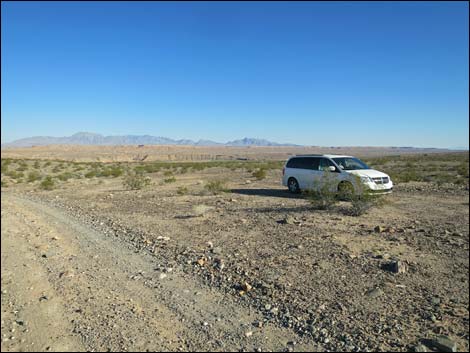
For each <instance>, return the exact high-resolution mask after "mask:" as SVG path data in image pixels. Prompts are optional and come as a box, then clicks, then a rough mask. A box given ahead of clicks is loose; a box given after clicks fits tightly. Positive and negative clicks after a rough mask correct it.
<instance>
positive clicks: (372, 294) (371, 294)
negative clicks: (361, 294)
mask: <svg viewBox="0 0 470 353" xmlns="http://www.w3.org/2000/svg"><path fill="white" fill-rule="evenodd" d="M383 294H384V292H383V291H382V290H381V289H380V288H374V289H371V290H370V291H368V292H367V296H368V297H370V298H378V297H380V296H382V295H383Z"/></svg>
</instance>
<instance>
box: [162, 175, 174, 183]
mask: <svg viewBox="0 0 470 353" xmlns="http://www.w3.org/2000/svg"><path fill="white" fill-rule="evenodd" d="M175 181H176V178H175V177H174V176H172V177H170V178H166V179H163V182H165V183H167V184H169V183H174V182H175Z"/></svg>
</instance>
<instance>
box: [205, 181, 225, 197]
mask: <svg viewBox="0 0 470 353" xmlns="http://www.w3.org/2000/svg"><path fill="white" fill-rule="evenodd" d="M204 188H205V189H206V190H207V191H209V192H211V193H213V194H219V193H221V192H227V187H226V182H225V181H223V180H212V181H210V182H208V183H207V184H206V185H205V186H204Z"/></svg>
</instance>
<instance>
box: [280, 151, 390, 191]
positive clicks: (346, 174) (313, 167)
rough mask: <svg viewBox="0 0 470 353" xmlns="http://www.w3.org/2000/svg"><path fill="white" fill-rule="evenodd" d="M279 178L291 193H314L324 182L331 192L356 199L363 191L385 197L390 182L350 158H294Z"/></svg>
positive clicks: (322, 156)
mask: <svg viewBox="0 0 470 353" xmlns="http://www.w3.org/2000/svg"><path fill="white" fill-rule="evenodd" d="M326 173H328V175H326ZM282 174H283V178H282V184H283V185H284V186H287V187H288V188H289V191H290V192H292V193H298V192H300V191H301V190H318V189H319V188H321V187H322V186H323V185H322V184H323V183H325V180H328V183H329V184H330V186H329V188H333V190H331V191H336V192H339V193H348V194H349V193H353V194H356V195H360V194H362V193H363V192H365V191H366V190H367V192H372V193H378V194H387V193H391V192H392V190H393V183H392V180H391V179H390V177H389V176H388V175H387V174H385V173H382V172H380V171H378V170H375V169H371V168H370V167H369V166H368V165H367V164H365V163H364V162H363V161H361V160H360V159H358V158H355V157H352V156H341V155H330V154H318V155H313V154H310V155H297V156H294V157H291V158H289V159H288V160H287V162H286V164H285V166H284V169H283V171H282ZM325 176H327V177H328V178H325Z"/></svg>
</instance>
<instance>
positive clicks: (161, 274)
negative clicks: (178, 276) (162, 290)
mask: <svg viewBox="0 0 470 353" xmlns="http://www.w3.org/2000/svg"><path fill="white" fill-rule="evenodd" d="M166 277H167V275H166V273H160V275H159V276H158V278H159V279H165V278H166Z"/></svg>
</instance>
